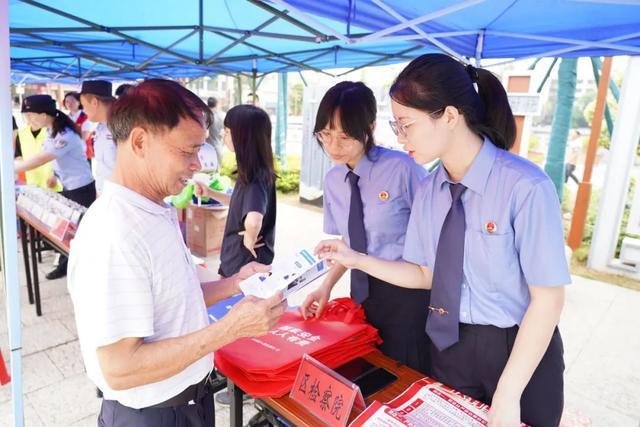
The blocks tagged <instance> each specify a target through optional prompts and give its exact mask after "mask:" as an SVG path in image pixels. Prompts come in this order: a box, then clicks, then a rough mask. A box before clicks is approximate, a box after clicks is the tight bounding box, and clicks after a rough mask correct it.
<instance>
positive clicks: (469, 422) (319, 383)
mask: <svg viewBox="0 0 640 427" xmlns="http://www.w3.org/2000/svg"><path fill="white" fill-rule="evenodd" d="M240 298H241V296H236V297H234V298H233V299H230V300H227V301H225V302H223V303H222V304H221V305H220V306H218V307H217V308H216V306H214V307H211V308H210V309H209V316H210V319H211V320H212V321H215V320H217V319H218V318H220V317H222V316H223V315H224V314H225V312H226V311H227V310H228V309H229V308H230V306H231V305H233V304H234V303H235V302H237V301H238V300H240ZM378 342H379V337H378V335H377V331H376V330H375V329H374V328H373V327H371V326H370V325H369V324H367V323H366V321H365V318H364V312H363V310H362V308H361V307H360V306H359V305H357V304H355V303H354V302H353V301H352V300H351V299H349V298H340V299H336V300H333V301H330V302H329V303H328V304H327V306H326V308H325V310H324V312H323V314H322V316H321V317H320V318H319V319H313V320H304V319H303V318H302V316H301V315H300V314H299V312H298V311H297V310H295V309H292V310H290V311H287V312H285V314H284V315H283V316H282V318H281V319H280V321H279V322H278V324H277V325H276V326H275V327H274V328H273V329H272V331H271V332H270V333H268V334H267V335H265V336H262V337H256V338H245V339H241V340H238V341H235V342H234V343H232V344H229V345H227V346H225V347H223V348H221V349H220V350H218V351H217V352H216V353H215V362H216V369H218V370H219V371H220V372H221V373H223V374H224V375H225V376H226V377H227V378H228V385H229V391H230V393H231V407H230V420H231V426H233V427H236V426H242V425H244V423H243V414H242V402H243V395H244V394H245V393H246V394H249V395H251V396H252V397H254V398H256V406H257V407H258V409H259V413H258V414H257V415H256V416H254V417H253V418H252V420H251V421H249V425H275V426H301V425H304V426H327V425H336V426H345V425H351V426H357V427H363V426H482V425H487V419H488V410H489V406H488V405H485V404H483V403H481V402H478V401H476V400H474V399H471V398H470V397H468V396H465V395H463V394H462V393H459V392H457V391H456V390H453V389H451V388H450V387H447V386H445V385H443V384H441V383H438V382H436V381H434V380H433V379H431V378H427V377H425V376H424V375H423V374H421V373H419V372H417V371H415V370H413V369H411V368H409V367H407V366H405V365H402V364H400V363H399V362H396V361H394V360H392V359H390V358H388V357H386V356H385V355H383V354H382V353H381V352H380V351H378V350H377V349H376V348H375V344H376V343H378ZM307 359H311V362H313V363H312V364H309V363H307ZM311 365H318V367H319V370H318V369H315V368H313V366H311ZM309 366H311V368H308V367H309ZM321 371H324V372H326V373H328V376H327V375H325V374H323V373H322V372H321ZM314 372H315V374H314ZM350 386H351V387H353V389H354V390H356V389H357V392H354V393H353V394H351V393H349V390H350V389H349V387H350ZM358 396H361V397H360V399H358ZM358 400H361V402H358ZM345 411H346V412H345Z"/></svg>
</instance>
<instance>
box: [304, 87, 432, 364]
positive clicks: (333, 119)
mask: <svg viewBox="0 0 640 427" xmlns="http://www.w3.org/2000/svg"><path fill="white" fill-rule="evenodd" d="M375 126H376V98H375V97H374V95H373V92H372V91H371V89H369V88H368V87H367V86H365V85H364V84H363V83H361V82H349V81H345V82H340V83H338V84H336V85H335V86H333V87H332V88H331V89H329V90H328V91H327V93H326V94H325V95H324V97H323V98H322V101H320V105H319V107H318V113H317V115H316V123H315V128H314V136H315V137H316V140H317V142H318V144H319V145H320V147H321V148H322V149H323V150H324V151H325V152H326V153H327V155H328V156H329V157H330V158H331V160H332V161H333V163H334V164H335V166H334V167H333V168H332V169H331V170H329V172H327V175H326V177H325V179H324V195H323V204H324V231H325V232H326V233H327V234H332V235H339V236H342V237H343V238H344V240H345V241H346V242H349V244H350V246H351V248H353V249H355V250H357V251H359V252H364V253H368V254H371V255H373V256H376V257H379V258H381V259H385V260H390V261H398V260H401V259H402V249H403V247H404V239H405V235H406V232H407V224H408V223H409V215H410V213H411V205H412V204H413V200H414V196H415V192H416V191H417V189H418V183H419V181H420V180H421V179H422V178H424V177H425V176H426V174H427V173H426V171H425V169H424V168H422V167H421V166H419V165H417V164H416V163H415V162H414V161H413V160H411V158H410V157H409V156H407V155H406V154H405V153H403V152H401V151H395V150H390V149H387V148H384V147H379V146H377V145H376V144H375V141H374V139H373V132H374V129H375ZM345 272H346V269H345V268H344V267H343V266H341V265H335V266H333V268H332V269H331V271H330V272H329V273H328V274H327V275H326V276H325V279H324V281H323V283H322V285H321V286H320V287H319V288H318V289H316V290H315V291H314V292H312V293H311V294H310V295H308V296H307V299H306V300H305V301H304V303H303V304H302V306H301V311H302V314H303V315H304V316H305V317H306V318H308V317H316V316H319V315H320V314H321V312H322V310H323V308H324V306H325V304H326V303H327V301H328V300H329V298H330V295H331V290H332V289H333V287H334V285H335V284H336V282H337V281H338V280H339V279H340V278H341V277H342V276H343V275H344V273H345ZM351 296H352V298H353V299H354V300H355V301H356V302H357V303H359V304H362V307H363V308H364V312H365V315H366V316H367V321H368V322H369V323H370V324H372V325H373V326H375V327H376V328H377V329H378V333H379V334H380V337H381V338H382V341H383V342H382V344H381V345H380V350H381V351H382V352H383V353H384V354H386V355H387V356H389V357H391V358H393V359H395V360H397V361H399V362H402V363H404V364H405V365H409V366H411V367H412V368H414V369H416V370H418V371H421V372H423V373H425V374H428V373H429V372H428V369H429V342H428V337H427V335H426V334H425V331H424V323H425V321H426V318H427V312H426V310H425V309H424V308H425V307H426V306H427V305H428V304H429V291H427V290H426V289H406V288H401V287H399V286H394V285H393V284H390V283H387V282H386V281H383V280H378V279H377V278H376V277H373V276H368V275H367V274H365V273H364V272H362V271H357V270H353V271H352V272H351Z"/></svg>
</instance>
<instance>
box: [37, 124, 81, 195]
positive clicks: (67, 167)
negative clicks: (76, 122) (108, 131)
mask: <svg viewBox="0 0 640 427" xmlns="http://www.w3.org/2000/svg"><path fill="white" fill-rule="evenodd" d="M43 148H44V151H46V152H47V153H49V154H51V155H53V156H55V157H56V159H55V160H54V161H53V173H54V174H55V176H56V177H57V178H58V179H59V180H60V182H61V183H62V187H63V188H64V189H65V190H75V189H77V188H80V187H84V186H85V185H87V184H90V183H91V182H93V175H92V174H91V167H90V166H89V162H88V161H87V155H86V153H85V144H84V141H82V138H80V136H79V135H78V134H76V133H75V132H73V131H70V130H67V129H65V130H63V131H62V132H58V134H57V135H56V136H55V138H54V137H53V136H52V135H51V129H47V139H46V140H45V141H44V143H43Z"/></svg>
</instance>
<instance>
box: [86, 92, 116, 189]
mask: <svg viewBox="0 0 640 427" xmlns="http://www.w3.org/2000/svg"><path fill="white" fill-rule="evenodd" d="M112 93H113V87H112V85H111V82H108V81H106V80H87V81H85V82H82V89H81V90H80V95H81V96H82V95H94V96H97V97H99V98H101V99H105V98H112V99H113V95H112ZM93 155H94V157H93V161H92V162H91V165H92V167H93V176H94V177H95V179H96V190H97V192H98V194H99V193H101V192H102V188H103V186H104V181H105V180H107V179H108V178H109V177H111V174H112V173H113V168H114V167H115V165H116V143H115V141H114V140H113V136H112V135H111V131H110V130H109V128H108V127H107V124H106V123H98V125H97V126H96V130H95V131H94V134H93Z"/></svg>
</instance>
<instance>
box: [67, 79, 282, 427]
mask: <svg viewBox="0 0 640 427" xmlns="http://www.w3.org/2000/svg"><path fill="white" fill-rule="evenodd" d="M209 114H210V112H209V109H208V108H207V106H206V105H205V104H204V103H203V102H202V101H201V100H200V99H199V98H198V97H197V96H196V95H194V94H193V93H191V92H189V91H188V90H187V89H185V88H183V87H182V86H180V85H179V84H178V83H175V82H171V81H168V80H159V79H155V80H147V81H145V82H143V83H140V84H139V85H137V86H134V87H132V88H130V89H129V91H128V92H127V94H126V95H125V96H123V97H121V98H119V99H118V100H117V101H116V102H115V103H114V104H113V106H112V108H111V111H110V114H109V127H110V128H111V132H112V133H113V137H114V139H115V141H116V143H117V160H116V165H115V169H114V173H113V175H112V178H111V180H107V181H106V182H105V185H104V189H103V193H102V196H101V197H100V198H99V199H98V200H97V202H95V203H94V204H93V205H92V206H91V208H89V210H88V211H87V213H86V215H85V216H84V218H83V222H82V224H81V225H80V227H79V230H78V233H77V234H76V237H75V239H74V241H73V243H72V247H71V258H70V270H69V279H68V284H69V292H70V294H71V298H72V300H73V304H74V309H75V316H76V324H77V328H78V335H79V339H80V346H81V349H82V355H83V358H84V363H85V366H86V370H87V375H88V376H89V378H90V379H91V380H92V381H93V382H94V383H95V384H96V386H98V387H99V388H100V389H101V390H102V391H103V393H104V401H103V402H102V409H101V411H100V416H99V425H100V426H160V425H163V426H164V425H180V426H182V425H190V426H201V425H202V426H204V425H207V426H209V425H213V423H214V410H213V396H212V392H211V387H210V384H209V381H208V376H209V374H210V373H211V370H212V368H213V358H212V352H213V351H215V350H216V349H218V348H220V347H222V346H224V345H226V344H228V343H230V342H232V341H234V340H236V339H238V338H241V337H250V336H258V335H263V334H266V333H267V332H268V331H269V329H270V328H271V327H273V325H274V324H275V323H276V322H277V320H278V318H279V317H280V315H281V314H282V312H283V309H284V307H283V303H282V302H281V299H282V298H281V296H280V295H276V296H274V297H272V298H270V299H266V300H259V299H255V298H252V297H247V298H245V299H243V300H242V301H240V302H239V303H238V304H236V305H235V306H234V307H233V309H232V310H231V311H230V312H229V313H228V314H227V315H226V316H225V317H223V318H222V319H221V320H220V321H218V322H217V323H215V324H212V325H209V322H208V316H207V311H206V306H208V305H211V304H213V303H215V302H216V301H219V300H221V299H224V298H227V297H229V296H231V295H233V294H236V293H238V292H239V287H238V283H239V281H240V280H242V279H244V278H246V277H249V276H250V275H252V274H254V273H255V272H257V271H267V270H268V269H269V267H268V266H263V265H260V264H256V263H252V264H249V265H247V266H245V267H244V268H243V269H242V270H241V271H240V272H239V273H238V274H237V275H235V276H233V277H230V278H227V279H222V280H219V281H217V282H210V283H202V284H201V283H200V282H199V280H198V277H197V274H196V268H195V265H194V263H193V261H192V259H191V255H190V253H189V250H188V249H187V248H186V246H185V245H184V242H183V239H182V236H181V234H180V231H179V228H178V223H177V220H176V216H175V214H174V211H173V209H172V208H171V207H169V206H167V205H166V204H165V203H164V201H163V200H164V198H165V197H167V196H169V195H171V194H177V193H179V192H180V190H181V189H182V188H183V187H184V185H185V183H186V182H187V180H188V179H189V178H190V177H191V176H192V174H193V173H194V171H197V170H199V169H200V163H199V161H198V150H199V148H200V147H201V146H202V144H203V143H204V140H205V136H206V129H207V125H208V120H209Z"/></svg>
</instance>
